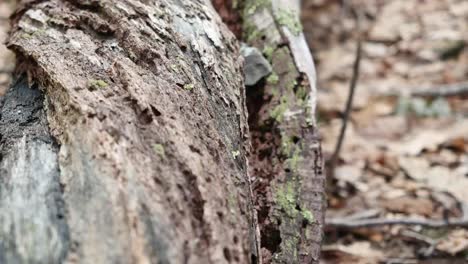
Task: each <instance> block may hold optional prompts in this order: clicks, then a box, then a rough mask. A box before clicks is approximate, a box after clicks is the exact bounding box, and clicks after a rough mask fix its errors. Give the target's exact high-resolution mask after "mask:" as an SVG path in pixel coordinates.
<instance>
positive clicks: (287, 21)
mask: <svg viewBox="0 0 468 264" xmlns="http://www.w3.org/2000/svg"><path fill="white" fill-rule="evenodd" d="M276 21H277V22H278V24H280V25H281V26H285V27H287V28H288V29H289V30H290V31H291V33H293V34H294V35H298V34H299V33H301V32H302V29H303V28H302V24H301V22H300V21H299V17H298V16H297V15H296V14H295V13H294V12H293V11H291V10H279V11H278V13H277V15H276Z"/></svg>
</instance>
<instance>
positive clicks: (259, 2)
mask: <svg viewBox="0 0 468 264" xmlns="http://www.w3.org/2000/svg"><path fill="white" fill-rule="evenodd" d="M269 5H270V0H250V1H246V2H245V8H244V16H246V15H253V14H255V13H256V12H257V10H258V9H260V8H264V7H268V6H269Z"/></svg>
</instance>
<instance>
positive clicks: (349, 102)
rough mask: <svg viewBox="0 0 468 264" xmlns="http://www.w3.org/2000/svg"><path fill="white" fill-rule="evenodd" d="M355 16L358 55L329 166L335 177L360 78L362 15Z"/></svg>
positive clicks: (330, 172)
mask: <svg viewBox="0 0 468 264" xmlns="http://www.w3.org/2000/svg"><path fill="white" fill-rule="evenodd" d="M355 16H356V31H357V32H358V39H357V47H356V57H355V59H354V64H353V73H352V77H351V82H350V85H349V94H348V100H347V102H346V108H345V111H344V113H343V122H342V125H341V131H340V135H339V137H338V142H337V144H336V147H335V151H334V152H333V155H332V157H331V160H330V166H329V168H328V169H329V175H330V176H331V177H333V176H334V174H335V167H336V164H337V162H338V158H339V155H340V151H341V146H342V145H343V141H344V136H345V133H346V127H347V125H348V120H349V116H350V114H351V108H352V106H353V99H354V91H355V90H356V84H357V81H358V79H359V68H360V64H361V57H362V36H361V29H360V23H361V22H360V19H361V15H360V14H359V13H356V14H355Z"/></svg>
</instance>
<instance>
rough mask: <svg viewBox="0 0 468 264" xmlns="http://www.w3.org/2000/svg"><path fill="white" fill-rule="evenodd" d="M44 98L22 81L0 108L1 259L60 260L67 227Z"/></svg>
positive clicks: (65, 246) (13, 261)
mask: <svg viewBox="0 0 468 264" xmlns="http://www.w3.org/2000/svg"><path fill="white" fill-rule="evenodd" d="M42 101H43V96H42V95H41V93H40V92H39V91H38V90H35V89H30V88H29V87H28V86H27V83H26V81H25V80H24V79H21V80H20V81H18V82H17V83H16V84H15V85H14V87H12V88H11V89H10V91H9V92H8V94H7V95H6V97H5V101H4V105H3V107H2V109H1V111H0V114H1V117H0V135H1V140H0V143H1V145H0V155H1V156H0V157H1V160H0V263H60V262H61V260H63V259H64V257H65V255H66V253H67V249H68V240H69V235H68V226H67V223H66V220H65V209H64V202H63V199H62V192H61V188H60V182H59V169H58V162H57V148H56V147H55V146H54V144H53V139H52V138H51V136H50V135H49V134H48V127H47V122H46V120H45V114H44V111H43V106H42Z"/></svg>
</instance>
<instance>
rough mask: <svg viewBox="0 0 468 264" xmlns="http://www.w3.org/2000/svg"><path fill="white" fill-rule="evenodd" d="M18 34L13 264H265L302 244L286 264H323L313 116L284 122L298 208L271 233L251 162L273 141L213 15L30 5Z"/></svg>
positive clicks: (51, 0) (6, 114)
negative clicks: (264, 255) (266, 251)
mask: <svg viewBox="0 0 468 264" xmlns="http://www.w3.org/2000/svg"><path fill="white" fill-rule="evenodd" d="M12 25H13V28H12V31H11V34H10V39H9V41H8V47H9V48H10V49H12V50H13V51H15V53H16V55H17V73H16V80H15V82H14V84H13V85H12V87H11V89H10V90H9V91H8V93H7V95H6V97H5V98H4V104H3V106H2V108H1V110H0V263H231V262H233V263H261V262H262V259H261V255H260V241H262V244H264V241H266V240H274V239H276V238H275V236H276V233H277V232H278V231H277V230H279V232H280V233H279V234H280V236H281V238H283V241H286V240H285V239H284V238H285V237H284V235H285V234H286V232H289V231H291V232H295V233H291V235H292V236H294V240H287V241H290V242H287V244H286V243H282V244H281V246H280V249H281V251H282V252H283V254H278V257H279V258H278V260H279V261H280V262H284V263H299V262H304V261H307V263H309V262H310V263H315V262H316V261H318V260H317V258H316V257H315V256H316V252H315V251H316V247H315V246H314V247H310V241H315V242H317V243H318V244H319V243H320V239H321V233H320V232H319V231H318V229H317V228H316V227H318V228H319V227H320V225H321V223H322V222H321V221H322V220H321V218H322V215H321V212H320V214H317V213H316V211H315V210H316V209H317V208H319V207H318V205H317V207H314V206H316V204H313V203H311V201H310V199H309V198H307V197H309V196H307V195H316V194H315V192H314V193H310V194H307V193H305V191H308V190H311V188H312V189H313V188H321V182H318V183H317V182H315V181H314V179H315V178H313V177H315V176H316V175H319V174H320V175H321V171H317V170H318V169H320V170H321V156H320V149H319V148H317V144H316V142H317V140H316V138H315V135H316V134H315V133H316V132H315V126H314V125H315V123H310V122H309V123H307V124H309V125H307V126H305V127H304V125H305V123H304V122H305V121H309V120H306V119H305V117H306V116H309V117H310V116H313V112H307V113H306V114H304V115H303V117H304V118H302V117H301V118H300V119H298V120H299V121H297V122H296V121H294V122H290V123H288V122H285V123H284V124H285V129H286V127H290V129H291V130H288V129H286V130H285V131H286V132H285V133H286V134H284V135H285V136H287V137H288V138H291V139H292V140H293V141H294V144H293V145H291V149H289V148H288V150H290V151H291V152H290V153H289V152H288V153H289V154H285V155H286V156H287V157H286V158H285V159H284V160H283V158H280V159H279V161H280V164H285V163H286V162H287V163H288V164H293V163H295V164H296V163H297V162H298V164H299V165H298V166H297V167H294V168H290V169H291V170H290V172H291V173H289V172H287V173H286V174H284V173H283V172H277V171H272V173H277V175H278V177H277V179H278V180H277V181H276V180H275V183H274V184H272V185H271V186H275V188H280V189H278V193H279V195H278V198H281V199H282V198H285V199H286V200H284V199H283V200H281V199H280V200H278V201H279V202H277V203H276V204H272V205H271V206H275V205H278V206H279V207H278V208H277V210H276V211H271V212H276V214H275V217H276V216H277V220H278V221H283V222H282V223H279V224H278V222H275V223H276V226H273V227H274V228H273V229H272V230H270V229H265V228H263V227H264V225H263V224H262V223H263V222H262V223H261V224H260V225H258V223H257V212H256V211H257V210H262V207H259V202H258V201H259V200H260V199H263V197H264V196H262V195H260V196H259V197H260V198H256V195H257V194H258V193H259V192H258V190H257V189H256V190H255V193H254V190H253V188H254V187H255V186H256V185H254V183H253V182H252V180H253V177H250V176H249V174H252V173H255V172H254V171H255V170H254V169H255V168H257V167H259V166H263V165H259V164H260V163H261V162H259V161H257V160H256V158H257V157H258V155H259V154H258V151H257V150H254V151H253V152H252V154H249V153H250V138H252V139H254V140H256V139H257V138H258V135H259V133H260V130H259V128H258V127H257V126H255V127H254V128H253V131H254V133H252V137H250V133H249V122H248V112H247V107H246V106H247V99H246V91H245V88H244V83H243V69H242V63H243V61H242V59H241V58H240V54H239V48H238V41H237V40H236V39H235V37H234V35H233V34H232V33H231V32H230V31H229V29H228V28H227V27H226V26H225V25H224V24H223V22H222V21H221V19H220V18H219V16H218V14H217V13H216V11H215V10H214V9H213V7H212V6H211V3H210V1H209V0H199V1H191V0H190V1H189V0H187V1H181V0H160V1H146V0H140V1H137V0H102V1H100V0H39V1H38V0H21V1H19V3H18V9H17V11H16V12H15V14H14V15H13V17H12ZM273 65H274V64H273ZM292 74H293V75H294V74H296V75H297V74H298V73H297V72H294V73H292ZM296 75H294V76H296ZM297 76H302V75H301V74H299V75H297ZM282 77H283V76H281V78H282ZM296 78H299V77H296ZM304 79H305V78H302V79H301V80H304ZM281 80H282V79H281ZM309 81H311V80H309ZM250 93H251V92H249V94H250ZM310 98H312V97H310ZM303 99H304V98H303ZM250 102H252V101H251V100H250ZM314 103H315V102H313V104H314ZM249 105H251V103H249ZM312 109H313V107H312ZM252 111H254V110H251V113H254V112H252ZM282 114H284V113H282ZM254 119H255V120H257V118H256V117H255V114H254ZM293 119H294V120H296V119H295V118H293ZM286 120H291V119H287V118H286ZM250 124H251V125H252V124H257V122H252V121H251V122H250ZM279 127H281V126H279ZM278 131H280V130H278ZM281 135H283V134H281ZM276 136H277V134H275V137H276ZM293 136H296V137H297V139H299V140H298V141H297V140H296V138H295V137H293ZM302 139H304V140H302ZM298 142H299V143H298ZM309 143H314V144H315V145H313V146H312V145H310V147H309V145H307V144H309ZM254 146H255V143H254ZM298 146H302V147H301V148H300V149H299V147H298ZM303 147H304V148H303ZM299 153H300V154H301V155H303V156H302V157H301V158H299V159H298V160H294V159H295V158H294V157H293V156H291V157H289V156H288V155H296V154H298V155H299ZM308 153H313V154H308ZM272 155H273V154H272ZM249 157H250V162H249ZM309 158H313V159H314V160H313V162H312V163H310V160H309V161H307V162H306V160H305V159H309ZM269 159H270V160H272V159H273V158H269ZM249 163H250V167H252V168H254V169H252V170H251V169H249ZM303 163H304V164H305V163H307V164H309V165H307V166H306V165H302V164H303ZM261 164H263V163H261ZM281 166H283V165H281ZM303 166H306V167H303ZM277 168H278V167H276V166H275V167H274V169H275V170H276V169H277ZM302 168H304V170H306V171H305V172H304V173H305V175H309V173H310V172H311V171H310V170H311V169H310V168H312V169H313V170H314V171H313V175H315V176H311V177H312V178H310V177H309V178H308V177H307V176H302V174H300V173H296V171H298V170H299V169H300V170H302ZM285 171H286V170H285ZM317 173H318V174H317ZM294 175H296V176H294ZM255 177H257V176H255ZM288 177H293V178H294V179H296V180H297V181H294V182H293V183H294V184H293V183H290V182H291V181H289V180H287V179H288ZM311 180H312V181H311ZM276 182H278V183H276ZM280 183H281V184H280ZM299 185H301V186H305V187H303V188H302V190H303V191H301V192H297V194H300V196H298V195H296V194H292V196H291V194H289V193H288V192H287V191H288V190H289V188H294V189H295V190H296V189H297V188H299ZM268 186H270V185H268ZM314 186H315V187H314ZM269 188H270V187H269ZM281 188H283V189H284V190H283V189H281ZM281 194H283V196H284V197H281ZM320 195H321V193H320ZM254 196H255V197H254ZM304 197H305V198H304ZM320 198H323V197H322V196H321V197H320ZM281 201H285V203H283V202H281ZM312 202H322V200H320V199H318V200H314V201H312ZM290 203H294V205H295V207H294V208H295V209H294V208H293V209H291V210H293V211H290V210H289V209H290V208H289V205H290ZM296 205H297V206H298V207H299V209H297V208H298V207H296ZM309 208H310V209H309ZM256 209H257V210H256ZM322 209H323V207H322V205H321V204H320V210H322ZM298 210H299V211H300V212H301V214H300V215H301V217H299V218H298V217H290V216H292V215H291V214H296V213H297V212H298ZM309 210H312V212H310V211H309ZM317 210H318V209H317ZM269 214H270V213H269ZM287 215H289V217H288V218H284V217H285V216H287ZM262 221H264V219H262ZM298 225H300V226H298ZM278 226H279V229H278V228H277V227H278ZM308 226H311V227H312V229H310V228H308ZM259 227H262V235H264V238H261V237H260V231H259ZM275 228H277V229H275ZM288 230H289V231H288ZM270 231H271V232H270ZM268 232H270V233H268ZM297 234H299V235H297ZM307 236H308V237H307ZM301 241H302V242H301ZM304 241H305V242H304ZM275 243H276V242H275ZM290 243H296V244H295V245H294V246H293V247H295V248H299V251H291V250H289V249H288V248H287V247H288V246H287V245H290ZM289 247H291V246H289ZM308 250H314V251H313V252H312V254H313V256H314V257H313V258H304V257H303V252H305V251H308ZM297 252H299V253H300V255H301V257H300V258H299V257H297V255H296V256H293V255H291V254H297ZM273 253H275V252H273ZM290 255H291V256H293V258H291V262H288V260H287V257H288V256H290ZM266 262H269V260H268V259H266Z"/></svg>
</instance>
